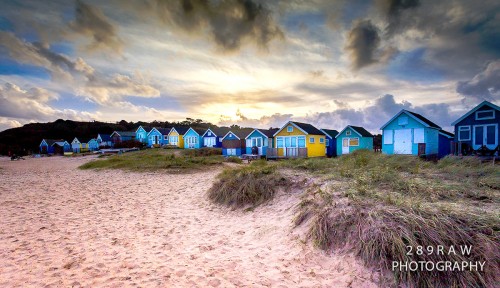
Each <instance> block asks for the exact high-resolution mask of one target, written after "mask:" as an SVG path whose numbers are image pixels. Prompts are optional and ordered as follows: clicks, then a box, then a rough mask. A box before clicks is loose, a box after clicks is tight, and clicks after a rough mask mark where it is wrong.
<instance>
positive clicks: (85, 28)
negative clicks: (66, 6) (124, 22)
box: [70, 0, 123, 52]
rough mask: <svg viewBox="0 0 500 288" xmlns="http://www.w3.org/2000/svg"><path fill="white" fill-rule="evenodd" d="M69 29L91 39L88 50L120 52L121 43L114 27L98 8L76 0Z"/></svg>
mask: <svg viewBox="0 0 500 288" xmlns="http://www.w3.org/2000/svg"><path fill="white" fill-rule="evenodd" d="M70 27H71V29H72V30H73V31H75V32H77V33H80V34H82V35H85V36H87V37H90V38H92V42H91V43H90V45H89V48H90V49H96V48H102V47H106V48H110V49H112V50H114V51H117V52H121V50H122V47H123V42H122V40H121V39H120V38H119V37H118V35H117V33H116V27H115V26H114V25H113V24H112V23H111V22H110V21H109V20H108V18H107V17H106V16H105V15H104V13H103V12H102V11H101V10H100V9H99V8H96V7H94V6H91V5H89V4H86V3H83V1H80V0H77V1H76V7H75V20H74V21H72V22H71V23H70Z"/></svg>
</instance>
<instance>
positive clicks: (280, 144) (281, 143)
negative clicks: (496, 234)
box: [276, 137, 283, 148]
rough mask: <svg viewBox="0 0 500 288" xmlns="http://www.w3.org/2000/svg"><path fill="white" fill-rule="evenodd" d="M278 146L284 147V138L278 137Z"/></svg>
mask: <svg viewBox="0 0 500 288" xmlns="http://www.w3.org/2000/svg"><path fill="white" fill-rule="evenodd" d="M276 147H277V148H283V138H281V137H278V138H276Z"/></svg>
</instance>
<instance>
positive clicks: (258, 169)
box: [207, 161, 289, 208]
mask: <svg viewBox="0 0 500 288" xmlns="http://www.w3.org/2000/svg"><path fill="white" fill-rule="evenodd" d="M276 168H277V167H276V165H270V164H267V163H266V162H265V161H255V162H253V163H252V164H250V165H247V166H244V167H238V168H227V169H225V170H224V171H223V172H222V173H221V174H219V176H218V177H217V181H216V182H215V183H214V184H213V185H212V187H211V188H210V189H209V190H208V194H207V195H208V199H210V201H212V202H214V203H216V204H221V205H225V206H228V207H233V208H241V207H245V206H251V207H256V206H258V205H260V204H262V203H264V202H266V201H269V200H270V199H272V198H273V197H274V195H275V194H276V192H277V190H278V188H279V187H283V186H287V185H289V181H288V180H287V179H286V178H285V177H283V176H282V175H281V174H280V173H279V172H278V171H277V169H276Z"/></svg>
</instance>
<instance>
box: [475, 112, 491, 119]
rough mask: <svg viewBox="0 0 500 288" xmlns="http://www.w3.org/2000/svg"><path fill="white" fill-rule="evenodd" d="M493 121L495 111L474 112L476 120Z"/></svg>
mask: <svg viewBox="0 0 500 288" xmlns="http://www.w3.org/2000/svg"><path fill="white" fill-rule="evenodd" d="M488 119H495V110H483V111H477V112H476V120H488Z"/></svg>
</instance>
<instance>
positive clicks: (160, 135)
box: [148, 127, 170, 147]
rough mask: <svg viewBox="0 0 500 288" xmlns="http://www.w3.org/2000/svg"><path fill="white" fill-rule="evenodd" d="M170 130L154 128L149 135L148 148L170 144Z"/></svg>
mask: <svg viewBox="0 0 500 288" xmlns="http://www.w3.org/2000/svg"><path fill="white" fill-rule="evenodd" d="M169 132H170V128H156V127H155V128H153V129H151V131H149V133H148V146H149V147H154V146H158V145H160V146H163V145H167V144H168V133H169Z"/></svg>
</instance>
